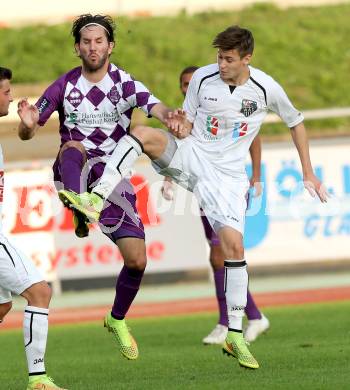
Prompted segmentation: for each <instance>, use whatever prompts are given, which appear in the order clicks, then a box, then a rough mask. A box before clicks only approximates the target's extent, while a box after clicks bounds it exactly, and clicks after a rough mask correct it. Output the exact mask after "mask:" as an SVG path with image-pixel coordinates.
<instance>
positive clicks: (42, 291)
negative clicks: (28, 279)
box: [22, 281, 52, 308]
mask: <svg viewBox="0 0 350 390" xmlns="http://www.w3.org/2000/svg"><path fill="white" fill-rule="evenodd" d="M22 296H23V297H24V298H26V299H27V301H28V304H29V306H36V307H43V308H48V307H49V304H50V300H51V296H52V291H51V288H50V286H49V285H48V284H47V283H46V282H44V281H43V282H39V283H35V284H33V285H32V286H30V287H29V288H28V289H27V290H26V291H25V292H24V293H22Z"/></svg>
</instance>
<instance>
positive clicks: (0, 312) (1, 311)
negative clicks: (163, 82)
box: [0, 302, 12, 321]
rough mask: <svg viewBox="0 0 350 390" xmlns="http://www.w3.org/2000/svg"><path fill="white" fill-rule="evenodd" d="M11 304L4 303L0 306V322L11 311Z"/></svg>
mask: <svg viewBox="0 0 350 390" xmlns="http://www.w3.org/2000/svg"><path fill="white" fill-rule="evenodd" d="M11 308H12V302H6V303H1V304H0V321H2V320H3V319H4V317H5V316H6V314H7V313H8V312H9V311H10V310H11Z"/></svg>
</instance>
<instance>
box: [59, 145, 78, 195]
mask: <svg viewBox="0 0 350 390" xmlns="http://www.w3.org/2000/svg"><path fill="white" fill-rule="evenodd" d="M83 161H84V157H83V155H82V153H81V152H80V151H79V150H78V149H77V148H74V147H71V148H67V149H66V150H64V151H63V153H61V156H60V170H61V177H62V182H63V185H64V189H65V190H70V191H74V192H77V193H78V194H79V193H81V192H83V191H82V189H81V188H80V181H81V179H80V177H81V172H82V168H83Z"/></svg>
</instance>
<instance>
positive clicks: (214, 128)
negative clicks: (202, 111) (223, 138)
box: [207, 115, 219, 135]
mask: <svg viewBox="0 0 350 390" xmlns="http://www.w3.org/2000/svg"><path fill="white" fill-rule="evenodd" d="M218 130H219V119H218V118H216V117H215V116H211V115H208V116H207V132H208V133H211V134H213V135H217V134H218Z"/></svg>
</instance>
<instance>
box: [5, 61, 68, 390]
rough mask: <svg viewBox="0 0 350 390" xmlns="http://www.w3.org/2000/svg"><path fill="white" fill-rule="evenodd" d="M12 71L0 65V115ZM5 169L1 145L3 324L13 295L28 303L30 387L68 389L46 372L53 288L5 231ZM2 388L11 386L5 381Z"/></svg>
mask: <svg viewBox="0 0 350 390" xmlns="http://www.w3.org/2000/svg"><path fill="white" fill-rule="evenodd" d="M11 79H12V72H11V70H10V69H7V68H3V67H0V117H2V116H6V115H7V114H8V109H9V105H10V103H11V102H12V101H13V100H12V96H11V85H10V82H11ZM3 191H4V169H3V157H2V149H1V146H0V323H1V322H2V321H3V320H4V318H5V316H6V314H7V313H8V312H9V311H10V310H11V307H12V294H13V293H14V294H16V295H21V296H22V297H23V298H24V299H25V300H26V301H27V302H28V304H27V306H26V307H25V310H24V318H23V336H24V340H23V341H24V348H25V353H26V358H27V366H28V373H29V379H28V386H27V390H35V389H37V390H39V389H47V390H64V389H62V388H60V387H58V386H56V385H55V384H54V382H53V381H52V379H51V378H49V377H48V376H47V375H46V371H45V361H44V360H45V351H46V341H47V334H48V315H49V304H50V300H51V289H50V287H49V285H48V284H47V283H46V282H45V281H44V280H43V277H42V275H41V274H40V272H39V271H38V270H37V269H36V267H35V266H34V264H33V262H32V261H31V260H30V259H29V258H28V257H27V256H25V254H23V253H22V252H21V251H20V250H19V249H18V248H17V247H16V246H14V245H13V244H12V243H11V242H10V241H9V240H8V239H7V237H6V236H5V235H4V234H3V233H2V201H3ZM1 384H2V386H1V387H2V388H9V386H8V385H7V386H6V385H5V384H4V382H3V380H1Z"/></svg>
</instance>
